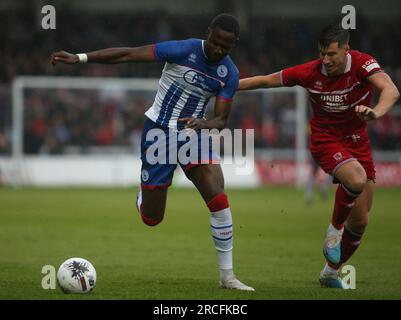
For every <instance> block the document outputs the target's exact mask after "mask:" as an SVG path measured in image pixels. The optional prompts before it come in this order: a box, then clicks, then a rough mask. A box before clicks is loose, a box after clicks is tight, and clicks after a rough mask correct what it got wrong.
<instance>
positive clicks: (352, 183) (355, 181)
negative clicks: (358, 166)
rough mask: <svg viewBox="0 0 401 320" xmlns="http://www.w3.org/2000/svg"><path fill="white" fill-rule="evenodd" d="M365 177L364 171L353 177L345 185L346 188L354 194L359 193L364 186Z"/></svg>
mask: <svg viewBox="0 0 401 320" xmlns="http://www.w3.org/2000/svg"><path fill="white" fill-rule="evenodd" d="M367 181H368V180H367V177H366V173H365V171H363V172H361V173H358V174H357V175H354V176H353V177H352V178H351V179H350V180H349V181H348V183H347V188H349V189H350V190H352V191H353V192H355V193H361V192H362V191H363V189H364V188H365V186H366V183H367Z"/></svg>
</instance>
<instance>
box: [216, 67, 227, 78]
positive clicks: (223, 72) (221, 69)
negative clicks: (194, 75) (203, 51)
mask: <svg viewBox="0 0 401 320" xmlns="http://www.w3.org/2000/svg"><path fill="white" fill-rule="evenodd" d="M217 74H218V76H219V77H221V78H224V77H225V76H227V74H228V69H227V67H226V66H225V65H224V64H222V65H219V66H218V67H217Z"/></svg>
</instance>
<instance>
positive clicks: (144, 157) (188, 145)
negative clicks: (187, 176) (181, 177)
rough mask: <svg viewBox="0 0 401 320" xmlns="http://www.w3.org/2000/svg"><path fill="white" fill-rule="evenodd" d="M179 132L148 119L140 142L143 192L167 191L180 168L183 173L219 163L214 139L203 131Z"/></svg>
mask: <svg viewBox="0 0 401 320" xmlns="http://www.w3.org/2000/svg"><path fill="white" fill-rule="evenodd" d="M191 131H192V135H191V134H189V133H188V131H187V130H185V129H184V130H181V131H177V130H174V129H171V128H164V127H161V126H160V125H158V124H156V123H155V122H153V121H152V120H150V119H147V120H146V122H145V125H144V128H143V131H142V138H141V161H142V168H141V188H142V189H145V190H153V189H157V188H162V189H163V188H168V187H169V186H170V185H171V182H172V180H173V175H174V170H175V169H176V168H177V165H178V164H179V165H180V166H181V168H182V169H183V170H184V172H186V171H188V170H189V169H191V168H193V167H195V166H198V165H202V164H212V163H219V157H218V155H217V153H216V152H214V151H213V145H212V138H211V136H210V135H209V134H205V133H201V132H200V131H197V132H195V131H193V130H191Z"/></svg>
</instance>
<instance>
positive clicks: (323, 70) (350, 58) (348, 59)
mask: <svg viewBox="0 0 401 320" xmlns="http://www.w3.org/2000/svg"><path fill="white" fill-rule="evenodd" d="M351 65H352V56H351V54H349V53H347V65H346V66H345V70H344V73H343V74H346V73H347V72H349V71H350V70H351ZM321 72H322V74H323V75H325V76H326V77H327V76H328V74H327V71H326V69H325V68H324V65H323V63H322V70H321Z"/></svg>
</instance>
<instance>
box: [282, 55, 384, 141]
mask: <svg viewBox="0 0 401 320" xmlns="http://www.w3.org/2000/svg"><path fill="white" fill-rule="evenodd" d="M379 71H382V69H381V68H380V65H379V64H378V63H377V61H376V60H375V59H374V58H373V57H372V56H370V55H368V54H366V53H362V52H359V51H355V50H350V52H349V53H348V55H347V65H346V68H345V71H344V74H342V75H339V76H335V77H329V76H328V75H327V73H326V70H325V68H324V66H323V64H322V61H321V59H317V60H313V61H310V62H307V63H304V64H301V65H297V66H294V67H291V68H287V69H284V70H282V71H280V79H281V83H282V84H283V85H284V86H294V85H299V86H302V87H304V88H305V89H306V90H307V91H308V95H309V101H310V102H311V105H312V110H313V117H312V119H311V130H312V133H314V132H324V133H328V134H334V135H336V136H337V137H339V136H345V135H350V134H354V133H358V134H363V133H364V134H367V132H366V131H367V130H366V122H365V121H362V120H360V119H359V118H358V117H357V116H356V113H355V110H354V108H355V107H356V106H357V105H360V104H362V105H365V106H370V100H371V95H372V90H373V88H372V84H371V83H370V82H368V81H367V77H369V76H370V75H372V74H374V73H376V72H379Z"/></svg>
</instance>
